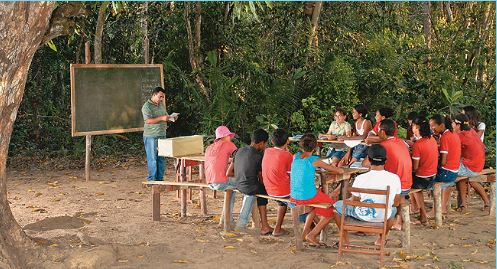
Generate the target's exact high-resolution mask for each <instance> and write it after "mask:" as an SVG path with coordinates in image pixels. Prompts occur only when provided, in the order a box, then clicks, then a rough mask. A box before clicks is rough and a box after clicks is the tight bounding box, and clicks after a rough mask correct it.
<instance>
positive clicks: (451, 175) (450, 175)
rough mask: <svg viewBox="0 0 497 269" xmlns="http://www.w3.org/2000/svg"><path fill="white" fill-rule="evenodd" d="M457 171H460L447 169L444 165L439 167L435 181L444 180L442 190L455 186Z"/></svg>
mask: <svg viewBox="0 0 497 269" xmlns="http://www.w3.org/2000/svg"><path fill="white" fill-rule="evenodd" d="M457 173H458V172H453V171H449V170H445V169H443V168H442V167H439V168H438V172H437V175H436V177H435V182H443V183H444V184H442V186H441V187H442V190H445V189H447V188H449V187H452V186H455V185H456V183H455V181H456V179H457Z"/></svg>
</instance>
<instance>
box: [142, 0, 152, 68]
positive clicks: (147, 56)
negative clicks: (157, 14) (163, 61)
mask: <svg viewBox="0 0 497 269" xmlns="http://www.w3.org/2000/svg"><path fill="white" fill-rule="evenodd" d="M142 5H143V13H142V21H141V28H142V35H143V62H144V63H145V64H148V63H150V60H149V59H150V52H149V39H148V20H147V13H148V2H144V3H143V4H142Z"/></svg>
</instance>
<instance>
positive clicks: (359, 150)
mask: <svg viewBox="0 0 497 269" xmlns="http://www.w3.org/2000/svg"><path fill="white" fill-rule="evenodd" d="M368 149H369V147H368V146H366V145H363V144H359V145H357V146H355V147H353V148H352V158H356V159H357V160H359V159H362V158H366V155H368Z"/></svg>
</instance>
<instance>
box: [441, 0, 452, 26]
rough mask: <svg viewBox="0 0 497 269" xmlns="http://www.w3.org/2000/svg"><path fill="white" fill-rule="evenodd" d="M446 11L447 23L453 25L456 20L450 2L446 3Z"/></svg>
mask: <svg viewBox="0 0 497 269" xmlns="http://www.w3.org/2000/svg"><path fill="white" fill-rule="evenodd" d="M443 5H444V9H445V12H446V13H447V22H449V23H451V22H452V21H453V20H454V16H453V15H452V9H451V8H450V2H444V3H443Z"/></svg>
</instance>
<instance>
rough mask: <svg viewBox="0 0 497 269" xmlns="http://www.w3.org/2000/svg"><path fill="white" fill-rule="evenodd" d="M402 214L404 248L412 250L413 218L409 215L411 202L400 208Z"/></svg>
mask: <svg viewBox="0 0 497 269" xmlns="http://www.w3.org/2000/svg"><path fill="white" fill-rule="evenodd" d="M400 209H401V214H402V238H401V240H402V247H403V248H404V249H406V250H408V251H409V250H410V249H411V216H410V215H409V202H406V203H404V204H403V205H401V207H400Z"/></svg>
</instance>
